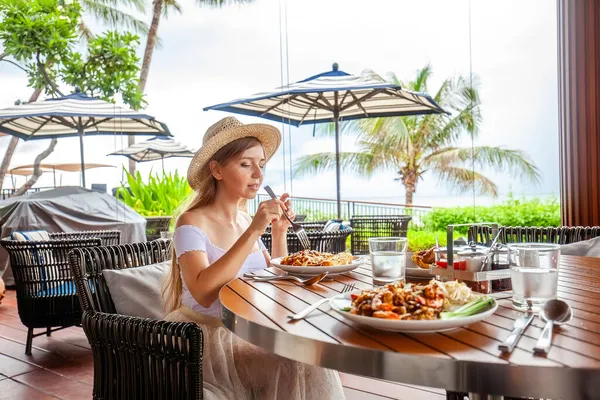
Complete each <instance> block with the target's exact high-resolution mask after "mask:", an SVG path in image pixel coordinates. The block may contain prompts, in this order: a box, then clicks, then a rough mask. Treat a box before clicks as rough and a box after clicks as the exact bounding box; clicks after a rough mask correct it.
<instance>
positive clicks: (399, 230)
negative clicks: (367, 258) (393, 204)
mask: <svg viewBox="0 0 600 400" xmlns="http://www.w3.org/2000/svg"><path fill="white" fill-rule="evenodd" d="M411 219H412V216H411V215H355V216H353V217H352V218H350V226H352V229H354V232H353V233H352V236H351V238H350V251H351V252H352V254H368V253H369V238H372V237H388V236H393V237H398V236H399V237H406V234H407V233H408V223H409V222H410V220H411Z"/></svg>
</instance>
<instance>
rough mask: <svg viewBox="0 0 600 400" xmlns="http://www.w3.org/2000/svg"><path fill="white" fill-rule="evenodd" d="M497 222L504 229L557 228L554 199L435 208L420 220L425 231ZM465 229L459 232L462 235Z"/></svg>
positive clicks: (557, 207)
mask: <svg viewBox="0 0 600 400" xmlns="http://www.w3.org/2000/svg"><path fill="white" fill-rule="evenodd" d="M473 222H497V223H499V224H500V225H504V226H559V225H560V205H559V203H558V201H557V200H556V199H553V200H547V201H543V200H540V199H531V200H518V199H515V198H513V197H512V196H511V197H509V199H508V200H506V201H504V202H502V203H500V204H496V205H492V206H487V207H483V206H479V207H475V208H473V207H453V208H435V209H434V210H432V211H431V212H429V213H428V214H426V215H425V216H424V217H423V223H424V225H425V228H426V230H428V231H441V230H445V229H446V227H447V226H448V225H451V224H467V223H473ZM467 229H468V227H467V228H464V229H460V231H462V232H463V233H464V232H466V230H467Z"/></svg>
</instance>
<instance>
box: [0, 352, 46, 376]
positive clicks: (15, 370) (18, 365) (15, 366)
mask: <svg viewBox="0 0 600 400" xmlns="http://www.w3.org/2000/svg"><path fill="white" fill-rule="evenodd" d="M36 369H39V368H37V367H35V366H33V365H31V364H27V363H25V362H23V361H20V360H16V359H14V358H11V357H8V356H5V355H3V354H0V374H2V375H5V376H8V377H11V376H15V375H19V374H23V373H25V372H30V371H35V370H36Z"/></svg>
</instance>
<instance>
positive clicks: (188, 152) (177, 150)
mask: <svg viewBox="0 0 600 400" xmlns="http://www.w3.org/2000/svg"><path fill="white" fill-rule="evenodd" d="M194 154H196V151H195V150H193V149H191V148H189V147H187V146H185V145H183V144H181V143H178V142H176V141H175V140H173V139H171V138H165V137H154V138H152V139H148V140H146V141H144V142H139V143H135V144H133V145H131V146H129V147H127V148H126V149H123V150H119V151H116V152H114V153H110V154H108V155H109V156H125V157H127V158H129V159H131V160H133V161H135V162H145V161H156V160H161V162H162V168H163V171H164V169H165V158H172V157H189V158H191V157H194Z"/></svg>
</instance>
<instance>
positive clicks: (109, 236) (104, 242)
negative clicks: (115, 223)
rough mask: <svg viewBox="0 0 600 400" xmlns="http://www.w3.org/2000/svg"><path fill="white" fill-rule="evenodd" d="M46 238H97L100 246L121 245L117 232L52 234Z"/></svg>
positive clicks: (119, 232)
mask: <svg viewBox="0 0 600 400" xmlns="http://www.w3.org/2000/svg"><path fill="white" fill-rule="evenodd" d="M48 236H50V239H87V238H98V239H100V245H101V246H111V245H114V244H121V231H118V230H105V231H74V232H53V233H49V234H48Z"/></svg>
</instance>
